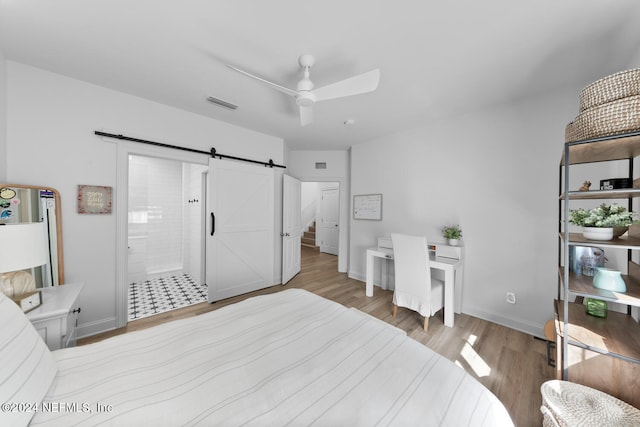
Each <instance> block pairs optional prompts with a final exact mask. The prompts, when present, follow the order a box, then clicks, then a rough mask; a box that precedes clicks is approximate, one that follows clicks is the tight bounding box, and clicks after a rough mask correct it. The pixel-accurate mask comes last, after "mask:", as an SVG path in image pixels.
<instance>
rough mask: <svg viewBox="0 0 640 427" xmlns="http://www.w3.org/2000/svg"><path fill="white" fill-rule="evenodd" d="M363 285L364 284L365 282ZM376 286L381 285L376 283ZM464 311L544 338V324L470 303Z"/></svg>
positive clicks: (358, 276)
mask: <svg viewBox="0 0 640 427" xmlns="http://www.w3.org/2000/svg"><path fill="white" fill-rule="evenodd" d="M348 276H349V278H350V279H355V280H359V281H361V282H364V281H365V280H366V276H365V275H364V274H362V273H359V272H355V271H350V272H349V273H348ZM362 285H363V286H364V283H363V284H362ZM374 286H379V285H377V284H375V283H374ZM462 312H463V313H465V314H468V315H469V316H473V317H477V318H479V319H482V320H486V321H488V322H493V323H497V324H498V325H502V326H506V327H507V328H511V329H515V330H516V331H520V332H523V333H525V334H529V335H533V336H534V337H539V338H543V339H544V325H538V324H533V323H529V322H523V321H521V320H519V319H514V318H511V317H505V316H501V315H499V314H496V313H492V312H489V311H486V310H484V309H482V308H480V307H473V306H469V304H466V303H465V304H464V305H463V307H462Z"/></svg>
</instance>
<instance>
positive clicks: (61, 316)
mask: <svg viewBox="0 0 640 427" xmlns="http://www.w3.org/2000/svg"><path fill="white" fill-rule="evenodd" d="M83 286H84V284H82V283H69V284H66V285H61V286H53V287H50V288H44V289H43V290H42V304H41V305H40V307H38V308H35V309H33V310H31V311H30V312H28V313H27V318H28V319H29V320H30V321H31V323H32V324H33V326H35V328H36V330H37V331H38V333H39V334H40V336H41V337H42V339H43V340H44V342H45V343H47V346H48V347H49V348H50V349H51V350H58V349H60V348H66V347H73V346H75V345H76V326H77V324H78V313H80V307H78V306H77V300H78V295H80V291H82V287H83Z"/></svg>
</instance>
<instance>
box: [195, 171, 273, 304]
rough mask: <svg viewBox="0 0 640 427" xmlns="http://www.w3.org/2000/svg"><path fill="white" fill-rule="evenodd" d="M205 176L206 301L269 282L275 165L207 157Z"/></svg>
mask: <svg viewBox="0 0 640 427" xmlns="http://www.w3.org/2000/svg"><path fill="white" fill-rule="evenodd" d="M208 177H209V182H208V185H207V211H208V218H207V227H206V229H207V230H206V232H207V235H206V239H207V243H206V262H207V266H206V271H207V272H206V277H207V285H208V289H209V302H214V301H218V300H221V299H224V298H229V297H232V296H235V295H240V294H244V293H247V292H252V291H255V290H258V289H262V288H266V287H268V286H272V285H273V284H274V283H273V277H274V275H273V271H274V268H273V263H274V251H273V249H274V223H273V222H274V197H275V178H274V177H275V173H274V170H273V169H272V168H265V167H262V166H255V165H252V164H246V163H239V162H234V161H231V160H220V159H210V160H209V173H208Z"/></svg>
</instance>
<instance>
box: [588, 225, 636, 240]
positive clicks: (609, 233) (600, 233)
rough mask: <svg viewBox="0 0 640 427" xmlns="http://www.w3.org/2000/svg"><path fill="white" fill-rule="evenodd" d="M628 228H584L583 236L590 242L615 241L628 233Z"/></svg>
mask: <svg viewBox="0 0 640 427" xmlns="http://www.w3.org/2000/svg"><path fill="white" fill-rule="evenodd" d="M627 229H628V227H582V235H583V236H584V238H585V239H589V240H602V241H604V240H613V239H617V238H618V237H620V236H622V235H623V234H624V233H626V232H627Z"/></svg>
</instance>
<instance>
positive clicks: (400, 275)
mask: <svg viewBox="0 0 640 427" xmlns="http://www.w3.org/2000/svg"><path fill="white" fill-rule="evenodd" d="M391 240H392V242H393V258H394V268H395V291H394V292H393V317H396V316H397V314H398V307H405V308H408V309H410V310H413V311H417V312H418V313H420V315H421V316H424V330H425V331H426V330H427V327H428V326H429V317H431V316H433V315H434V314H436V313H437V312H438V311H439V310H440V309H442V308H443V307H444V282H443V281H442V280H438V279H432V278H431V268H430V267H429V249H428V247H427V239H426V237H423V236H409V235H406V234H395V233H392V234H391Z"/></svg>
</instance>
